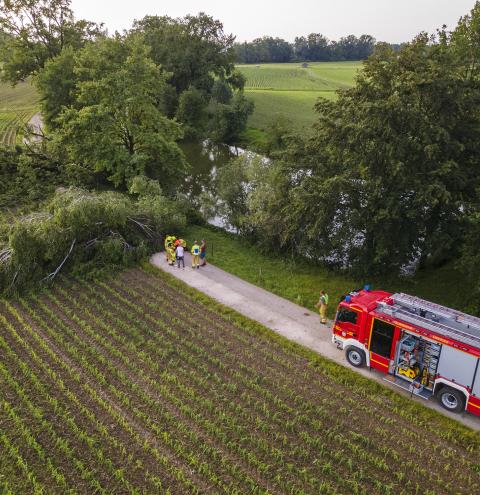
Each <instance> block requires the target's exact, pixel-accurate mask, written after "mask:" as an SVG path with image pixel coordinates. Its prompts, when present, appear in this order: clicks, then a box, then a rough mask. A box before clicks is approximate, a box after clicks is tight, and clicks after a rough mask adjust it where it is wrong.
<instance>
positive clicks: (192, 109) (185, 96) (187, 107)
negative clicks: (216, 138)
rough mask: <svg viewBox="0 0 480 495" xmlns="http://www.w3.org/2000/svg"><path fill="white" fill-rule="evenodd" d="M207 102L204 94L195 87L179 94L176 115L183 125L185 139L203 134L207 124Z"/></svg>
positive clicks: (193, 138) (192, 138) (191, 138)
mask: <svg viewBox="0 0 480 495" xmlns="http://www.w3.org/2000/svg"><path fill="white" fill-rule="evenodd" d="M207 102H208V99H207V98H206V96H205V94H204V93H203V92H202V91H200V90H198V89H196V88H190V89H187V90H185V91H184V92H183V93H182V94H181V95H180V98H179V100H178V110H177V115H176V117H177V120H178V121H179V122H181V123H182V124H183V125H184V133H185V138H186V139H187V140H188V139H190V140H192V141H193V140H195V139H196V138H199V137H201V136H202V135H203V134H204V132H205V127H206V124H207V108H206V107H207Z"/></svg>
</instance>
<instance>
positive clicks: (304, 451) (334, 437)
mask: <svg viewBox="0 0 480 495" xmlns="http://www.w3.org/2000/svg"><path fill="white" fill-rule="evenodd" d="M0 392H1V394H0V493H5V494H8V493H12V494H32V493H35V494H57V493H58V494H62V495H63V494H67V493H68V494H73V493H79V494H92V493H104V494H107V493H108V494H124V493H125V494H129V493H130V494H141V493H145V494H155V493H171V494H195V493H228V494H250V493H254V494H345V495H350V494H369V495H372V494H379V495H385V494H396V495H397V494H405V495H406V494H424V495H427V494H429V495H433V494H437V495H448V494H473V493H479V491H480V475H479V469H480V452H479V440H478V437H477V436H476V434H474V433H473V432H470V431H468V430H466V429H464V428H463V427H461V426H458V425H457V424H456V423H455V422H453V421H449V420H447V419H445V418H443V417H441V416H438V415H436V414H435V413H434V412H431V411H428V410H424V409H423V408H421V407H419V406H417V405H415V404H413V403H411V402H409V401H406V400H405V399H403V398H402V397H400V396H397V395H396V394H394V393H392V392H390V391H387V390H386V389H383V387H380V386H378V385H375V384H373V383H370V382H369V381H367V380H364V379H362V378H359V377H358V376H356V375H354V374H353V373H350V372H349V371H348V370H345V369H343V368H341V367H338V366H336V365H334V364H332V363H329V362H327V361H323V360H321V359H319V358H315V357H313V355H309V354H308V353H307V352H306V351H303V350H301V349H299V348H297V347H295V346H294V345H288V344H287V343H285V342H284V341H282V340H281V339H280V338H278V337H275V336H273V334H270V333H269V332H268V331H266V330H262V329H261V328H259V327H257V326H256V325H255V324H253V323H251V322H248V321H247V320H244V319H242V318H241V317H238V316H237V315H235V314H234V313H233V312H231V311H229V310H224V309H222V308H220V307H217V306H216V305H214V304H213V303H212V302H209V301H208V300H207V299H206V298H205V297H203V296H200V295H197V294H196V293H194V292H192V291H191V290H190V289H186V288H185V287H183V286H181V285H180V284H179V283H178V282H173V281H171V279H170V278H169V277H167V276H165V275H159V274H156V273H150V272H147V271H143V270H140V269H134V270H130V271H127V272H124V273H122V274H120V275H119V276H118V277H116V278H112V279H110V280H106V281H103V282H102V281H98V282H95V283H92V282H85V281H82V280H63V281H62V283H61V284H58V285H56V286H55V287H54V288H53V289H52V290H51V291H49V292H45V293H43V294H41V295H38V296H30V297H28V298H25V299H18V300H10V301H0Z"/></svg>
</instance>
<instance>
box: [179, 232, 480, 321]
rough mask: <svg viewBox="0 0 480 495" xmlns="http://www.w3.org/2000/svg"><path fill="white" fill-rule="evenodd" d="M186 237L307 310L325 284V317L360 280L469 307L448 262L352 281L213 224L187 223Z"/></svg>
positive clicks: (226, 265)
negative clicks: (327, 298) (407, 274)
mask: <svg viewBox="0 0 480 495" xmlns="http://www.w3.org/2000/svg"><path fill="white" fill-rule="evenodd" d="M185 237H186V238H187V239H188V240H189V241H190V242H191V241H193V240H195V239H197V240H200V239H206V240H207V245H208V249H207V256H208V260H209V261H211V262H212V263H213V264H215V265H216V266H218V267H219V268H222V269H223V270H226V271H227V272H229V273H232V274H234V275H236V276H238V277H240V278H242V279H244V280H246V281H248V282H251V283H253V284H255V285H257V286H259V287H262V288H264V289H266V290H269V291H270V292H273V293H275V294H277V295H279V296H281V297H284V298H286V299H289V300H290V301H293V302H295V303H297V304H299V305H301V306H304V307H306V308H308V309H311V310H315V308H314V304H315V303H316V302H317V301H318V297H319V292H320V290H321V289H325V290H326V291H327V293H328V294H329V296H330V307H329V316H330V317H333V316H334V314H335V309H336V304H337V301H338V300H339V299H340V296H341V295H343V294H345V293H347V292H349V291H351V290H353V289H356V288H358V287H361V286H363V285H364V284H365V283H369V284H371V285H372V287H373V288H377V289H382V290H387V291H391V292H407V293H410V294H414V295H417V296H420V297H423V298H426V299H429V300H431V301H434V302H438V303H439V304H445V305H447V306H450V307H454V308H457V309H460V310H468V304H469V302H472V301H471V296H470V288H469V287H468V285H466V284H465V281H464V279H463V276H462V274H461V273H460V272H458V271H457V270H456V269H455V268H454V267H453V266H451V265H446V266H444V267H442V268H436V269H431V270H424V271H420V272H419V273H418V274H417V275H416V276H415V277H413V278H410V279H404V278H392V279H390V280H355V279H354V278H352V277H349V276H345V275H342V274H339V273H337V272H332V271H330V270H327V269H325V268H324V267H322V266H319V265H315V264H311V263H307V262H306V261H303V260H292V259H282V258H280V257H278V256H277V255H275V254H272V255H268V254H264V253H261V252H260V251H259V250H258V249H257V248H255V247H254V246H252V245H250V244H249V243H247V242H246V241H244V240H242V239H240V238H238V237H237V236H235V235H233V234H227V233H224V232H221V231H219V230H217V229H215V230H214V229H211V228H208V227H199V226H190V227H188V229H187V230H186V232H185ZM453 288H454V289H453Z"/></svg>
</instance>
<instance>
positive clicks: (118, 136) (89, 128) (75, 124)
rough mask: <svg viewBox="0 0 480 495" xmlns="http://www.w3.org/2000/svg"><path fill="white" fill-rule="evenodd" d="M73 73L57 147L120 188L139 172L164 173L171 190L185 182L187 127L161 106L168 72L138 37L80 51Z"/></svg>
mask: <svg viewBox="0 0 480 495" xmlns="http://www.w3.org/2000/svg"><path fill="white" fill-rule="evenodd" d="M58 62H59V63H61V64H63V59H62V58H60V59H59V61H58ZM73 72H74V74H75V78H76V83H75V89H74V92H75V99H74V102H73V104H72V105H71V106H68V107H64V108H63V110H62V112H61V113H60V115H59V117H58V118H57V121H56V123H57V126H56V129H55V132H54V133H53V143H52V147H53V148H54V149H56V150H57V152H58V153H59V154H61V153H62V152H65V154H66V159H67V160H68V161H70V162H73V163H80V164H86V165H88V166H90V167H91V169H92V172H106V173H107V174H108V177H109V179H110V180H111V181H112V182H113V184H114V185H115V186H116V187H123V188H125V187H127V185H128V183H129V180H130V179H131V178H132V177H134V176H136V175H139V174H145V175H147V176H149V177H152V178H156V179H159V180H160V181H161V184H162V186H163V187H164V188H165V190H167V191H169V190H170V189H171V188H174V187H175V185H176V184H178V183H179V182H180V181H182V179H183V177H184V175H185V172H186V163H185V160H184V158H183V154H182V152H181V151H180V149H179V147H178V145H177V144H176V141H177V140H179V139H180V138H181V137H182V129H181V127H180V125H179V124H178V123H176V122H174V121H173V120H171V119H169V118H168V117H166V116H165V115H164V114H163V113H162V111H161V109H160V108H159V107H158V100H159V99H160V98H161V96H162V91H163V90H164V88H165V85H166V82H165V79H166V76H165V74H164V73H162V72H161V71H160V69H159V67H158V66H157V65H155V63H154V62H153V61H152V60H151V59H150V58H149V56H148V50H147V48H146V47H145V46H144V45H143V44H142V43H141V41H140V40H138V39H135V38H127V39H125V38H123V37H121V36H117V37H115V38H107V39H104V40H99V41H97V42H96V43H95V44H91V45H89V46H86V47H85V48H84V49H83V50H81V51H80V52H78V53H77V55H76V57H75V62H74V68H73Z"/></svg>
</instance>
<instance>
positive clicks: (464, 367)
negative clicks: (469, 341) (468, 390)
mask: <svg viewBox="0 0 480 495" xmlns="http://www.w3.org/2000/svg"><path fill="white" fill-rule="evenodd" d="M477 360H478V358H476V357H475V356H471V355H470V354H467V353H466V352H462V351H459V350H458V349H454V348H453V347H449V346H446V345H444V346H443V347H442V352H441V354H440V362H439V363H438V368H437V373H438V374H440V376H442V377H443V378H446V379H447V380H451V381H452V382H455V383H458V384H459V385H464V386H466V387H470V386H471V385H472V382H473V378H474V375H475V368H476V366H477Z"/></svg>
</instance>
